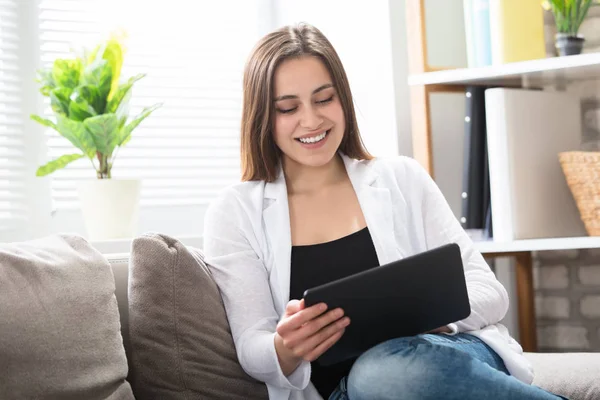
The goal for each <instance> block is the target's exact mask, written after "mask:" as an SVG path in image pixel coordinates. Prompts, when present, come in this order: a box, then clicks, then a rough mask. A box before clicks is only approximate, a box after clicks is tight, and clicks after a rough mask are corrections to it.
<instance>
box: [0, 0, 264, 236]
mask: <svg viewBox="0 0 600 400" xmlns="http://www.w3.org/2000/svg"><path fill="white" fill-rule="evenodd" d="M18 3H19V0H0V10H2V11H1V12H2V14H1V15H0V17H1V22H0V32H1V33H0V35H1V36H0V38H1V39H0V51H1V53H0V62H1V63H2V64H1V65H2V70H1V71H2V72H0V85H1V86H0V155H2V156H3V157H2V160H1V161H0V227H1V228H0V229H5V228H7V227H8V226H9V225H10V224H8V222H7V221H8V219H10V220H11V221H16V220H17V218H24V215H25V212H26V211H27V208H28V207H27V205H26V206H24V207H21V208H19V206H20V205H21V206H22V205H23V202H22V201H21V197H22V196H24V195H23V193H22V192H19V190H18V188H19V187H20V186H19V185H22V184H23V183H22V181H21V180H20V176H21V175H22V174H23V173H24V172H23V171H21V170H19V169H18V167H19V166H20V165H22V164H23V163H25V164H26V165H27V166H28V170H27V171H28V172H27V173H28V174H31V172H32V171H33V172H35V169H36V168H37V167H38V166H39V165H41V163H43V162H46V161H48V160H50V159H54V158H57V157H59V156H60V155H62V154H66V153H69V152H72V150H73V148H72V147H71V145H70V143H69V142H68V141H67V140H66V139H64V138H63V137H61V136H60V135H59V134H58V133H56V132H54V131H52V130H50V129H49V130H47V132H46V137H47V141H46V144H47V152H44V154H43V156H44V157H42V159H39V157H37V158H36V157H33V158H32V157H28V156H27V155H25V157H24V158H23V157H22V152H23V151H25V150H24V145H23V140H22V139H23V130H22V126H20V125H19V124H20V122H19V120H18V118H17V116H18V117H20V118H21V120H25V122H26V123H29V121H27V119H26V118H27V117H26V116H28V115H29V114H32V113H38V114H43V113H45V114H46V116H47V117H51V113H50V108H49V106H48V103H45V104H44V103H43V102H42V96H41V95H39V93H37V92H35V93H34V94H33V95H31V94H30V95H28V96H25V97H27V99H26V102H27V104H23V96H21V97H19V91H18V90H17V86H18V85H16V84H15V82H16V80H19V79H20V80H24V81H27V82H28V81H33V79H34V75H33V74H31V73H30V72H31V71H28V75H27V76H24V75H23V74H22V73H20V72H19V70H18V68H17V67H16V66H15V65H16V64H15V65H13V63H14V62H16V61H17V60H16V58H17V57H18V56H17V55H16V53H15V54H13V53H12V50H14V49H16V47H17V44H16V43H15V41H16V40H17V38H19V35H17V34H16V33H15V32H16V29H17V28H18V27H17V25H18V23H17V20H18V19H19V18H20V19H21V20H22V19H23V18H30V19H35V21H30V22H31V24H30V25H31V26H34V27H35V28H36V29H37V31H36V32H33V33H31V34H30V35H29V36H31V37H27V38H26V39H25V40H27V43H22V44H21V46H30V45H31V46H34V47H35V48H36V49H39V53H38V60H36V61H38V63H39V65H40V66H43V67H48V66H50V65H51V64H52V63H53V62H54V60H55V59H57V58H65V57H72V56H73V53H72V50H74V51H79V50H82V49H83V48H86V47H87V48H90V47H92V46H94V45H96V44H97V43H98V42H100V41H102V40H105V39H106V38H108V37H109V35H110V33H111V32H114V31H115V30H117V31H122V32H125V34H126V37H127V39H126V46H127V53H126V55H125V63H124V65H123V70H122V79H125V78H128V77H130V76H133V75H136V74H139V73H145V74H147V75H146V77H145V78H144V79H142V80H141V81H138V82H137V83H136V86H134V90H133V96H132V101H131V110H130V113H131V115H132V116H133V115H136V114H137V113H139V112H140V111H141V110H142V108H143V107H145V106H149V105H152V104H155V103H163V104H164V105H163V107H162V108H160V109H158V110H157V111H155V112H154V113H153V114H152V116H150V117H149V118H148V119H146V120H145V121H144V122H143V123H142V124H141V125H140V126H139V127H138V128H137V129H136V130H135V131H134V134H133V138H132V140H131V141H130V142H129V143H128V144H127V146H125V147H123V148H121V149H120V150H119V151H118V154H117V156H116V162H115V164H114V168H113V177H114V178H138V179H141V180H142V199H141V203H142V209H141V214H140V228H139V230H140V231H146V230H155V231H161V232H165V233H172V234H180V235H181V234H183V235H192V234H194V235H196V234H200V233H201V226H202V218H203V213H204V210H205V208H206V206H207V204H208V203H209V202H210V201H211V200H212V199H213V198H214V196H215V195H216V194H217V193H218V192H219V191H220V190H221V189H222V188H223V187H225V186H227V185H229V184H231V183H234V182H237V181H239V176H240V171H239V125H240V116H241V94H242V93H241V90H242V73H243V67H244V63H245V61H246V58H247V56H248V54H249V52H250V51H251V49H252V46H253V45H254V44H255V43H256V40H258V38H259V37H260V36H262V34H264V33H265V32H264V31H265V30H266V29H270V28H271V27H270V26H269V27H268V28H267V27H261V24H264V23H265V22H264V21H265V17H268V14H266V13H265V11H269V12H270V8H269V7H270V6H269V7H267V3H268V2H267V1H265V0H248V1H232V0H227V1H218V2H214V1H196V2H191V1H187V0H168V1H155V2H150V1H142V0H36V1H33V2H31V4H36V5H37V6H36V7H35V8H30V9H27V10H23V8H25V7H24V6H23V7H22V6H21V5H19V4H18ZM27 3H29V2H27ZM29 7H31V6H29ZM19 14H20V15H19ZM25 14H27V15H25ZM29 14H31V15H29ZM259 15H260V16H261V18H259ZM266 19H267V20H268V18H266ZM20 29H23V28H20ZM29 87H30V88H31V89H33V91H36V90H37V89H38V87H37V86H33V85H30V86H29ZM33 91H32V93H33ZM28 93H29V92H28ZM38 104H39V106H38ZM42 104H44V106H45V107H46V108H45V110H44V109H43V108H42V109H40V108H41V107H43V106H42ZM19 107H21V108H22V109H23V111H22V112H21V114H18V112H19V110H18V109H19ZM14 113H17V114H18V115H17V116H15V115H13V114H14ZM42 137H43V135H42ZM25 147H28V146H25ZM27 151H29V149H27ZM5 154H6V155H7V156H10V157H11V158H7V157H4V155H5ZM34 158H36V159H35V161H33V159H34ZM25 159H27V160H29V161H25ZM27 163H29V164H32V163H35V165H28V164H27ZM9 167H10V168H9ZM44 179H45V181H46V182H48V185H47V186H48V189H47V192H46V193H44V195H45V196H46V198H45V201H46V203H48V204H52V206H51V207H50V206H48V209H50V208H51V209H52V211H53V213H52V215H53V217H52V219H51V221H50V222H49V224H51V225H52V226H51V227H49V228H48V230H49V231H75V232H81V233H83V221H82V218H81V213H80V211H79V202H78V196H77V185H78V181H80V180H82V179H95V171H94V169H93V168H92V166H91V165H90V163H89V160H87V159H82V160H78V161H76V162H74V163H72V164H70V165H69V166H68V167H67V168H65V169H63V170H60V171H57V172H55V173H54V174H52V175H50V176H49V177H48V178H44ZM29 184H30V182H28V183H27V185H29ZM25 196H27V194H26V195H25ZM38 204H39V202H38ZM29 208H31V207H29ZM190 221H194V222H190Z"/></svg>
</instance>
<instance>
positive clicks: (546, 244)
mask: <svg viewBox="0 0 600 400" xmlns="http://www.w3.org/2000/svg"><path fill="white" fill-rule="evenodd" d="M474 243H475V248H476V249H477V250H479V252H481V253H482V254H490V253H514V252H526V251H549V250H572V249H597V248H600V237H589V236H585V237H568V238H552V239H527V240H515V241H513V242H494V241H492V240H490V241H481V242H474Z"/></svg>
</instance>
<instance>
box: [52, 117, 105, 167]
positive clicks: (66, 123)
mask: <svg viewBox="0 0 600 400" xmlns="http://www.w3.org/2000/svg"><path fill="white" fill-rule="evenodd" d="M56 128H57V129H56V130H57V131H58V133H60V134H61V135H62V136H64V137H65V138H66V139H67V140H68V141H69V142H71V144H72V145H73V146H75V147H77V148H78V149H79V150H81V151H83V153H84V154H85V155H86V156H88V157H89V158H92V157H94V156H95V155H96V145H95V144H94V139H93V138H92V137H91V136H90V134H89V133H88V132H87V131H86V129H85V126H84V125H83V122H79V121H73V120H71V119H69V118H67V117H64V116H62V115H58V116H57V117H56Z"/></svg>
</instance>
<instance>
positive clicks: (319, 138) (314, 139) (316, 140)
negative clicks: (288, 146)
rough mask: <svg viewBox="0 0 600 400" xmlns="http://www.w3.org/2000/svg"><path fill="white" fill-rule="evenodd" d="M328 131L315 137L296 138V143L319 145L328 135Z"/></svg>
mask: <svg viewBox="0 0 600 400" xmlns="http://www.w3.org/2000/svg"><path fill="white" fill-rule="evenodd" d="M329 131H330V130H327V131H325V132H323V133H321V134H320V135H317V136H313V137H308V138H296V140H297V141H299V142H300V143H302V144H305V145H313V144H317V143H320V142H322V141H324V140H325V138H326V137H327V135H328V134H329Z"/></svg>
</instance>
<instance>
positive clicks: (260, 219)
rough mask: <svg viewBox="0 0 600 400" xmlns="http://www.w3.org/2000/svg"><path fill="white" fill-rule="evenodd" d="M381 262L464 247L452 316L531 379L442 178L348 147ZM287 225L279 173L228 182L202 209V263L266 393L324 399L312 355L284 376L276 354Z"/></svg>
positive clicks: (410, 163) (504, 299)
mask: <svg viewBox="0 0 600 400" xmlns="http://www.w3.org/2000/svg"><path fill="white" fill-rule="evenodd" d="M342 158H343V160H344V165H345V167H346V170H347V172H348V176H349V177H350V180H351V182H352V186H353V187H354V190H355V192H356V195H357V197H358V201H359V203H360V206H361V209H362V212H363V214H364V217H365V220H366V222H367V226H368V228H369V232H370V233H371V236H372V238H373V244H374V245H375V250H376V252H377V257H378V258H379V262H380V264H381V265H383V264H387V263H389V262H392V261H395V260H398V259H400V258H403V257H407V256H409V255H413V254H416V253H420V252H423V251H425V250H427V249H431V248H435V247H438V246H441V245H443V244H447V243H457V244H458V245H459V246H460V248H461V253H462V259H463V263H464V269H465V276H466V282H467V287H468V291H469V298H470V304H471V310H472V312H471V315H470V316H469V317H468V318H466V319H465V320H462V321H459V322H457V323H456V324H452V325H451V328H452V329H453V330H454V331H455V332H456V331H458V332H469V333H471V334H473V335H475V336H478V337H480V338H481V339H482V340H483V341H485V342H486V343H487V344H488V345H489V346H490V347H491V348H492V349H494V350H495V351H496V352H497V353H498V354H499V355H500V357H502V359H503V360H504V363H505V365H506V367H507V368H508V370H509V371H510V373H511V375H513V376H515V377H516V378H518V379H520V380H522V381H524V382H526V383H531V382H532V380H533V371H532V368H531V365H530V363H529V362H528V361H527V360H526V359H525V357H524V356H523V354H522V353H523V350H522V348H521V346H520V345H519V344H518V343H517V342H516V341H515V340H514V339H512V338H511V337H510V335H509V333H508V330H507V329H506V328H505V327H504V326H503V325H501V324H498V321H500V320H501V319H502V318H503V317H504V315H505V314H506V311H507V309H508V295H507V293H506V290H505V289H504V287H503V286H502V284H501V283H500V282H498V280H496V277H495V276H494V274H493V272H492V271H491V270H490V268H489V266H488V265H487V264H486V262H485V260H484V259H483V257H482V256H481V254H479V252H477V251H476V250H475V249H474V247H473V244H472V242H471V240H470V239H469V237H468V236H467V235H466V234H465V232H464V230H463V229H462V227H461V226H460V224H459V223H458V221H457V220H456V218H455V216H454V214H453V213H452V211H451V210H450V207H449V206H448V204H447V202H446V201H445V199H444V197H443V195H442V194H441V192H440V191H439V189H438V187H437V185H436V184H435V183H434V181H433V180H432V179H431V178H430V176H429V175H428V174H427V173H426V171H425V170H424V169H422V168H421V167H420V165H419V164H418V163H417V162H416V161H414V160H412V159H410V158H406V157H395V158H391V159H381V158H378V159H375V160H371V161H356V160H353V159H350V158H348V157H346V156H344V155H342ZM291 248H292V244H291V234H290V219H289V210H288V199H287V188H286V183H285V178H284V176H283V173H282V172H281V171H280V174H279V178H278V179H277V180H276V181H275V182H272V183H265V182H262V181H252V182H245V183H240V184H237V185H235V186H232V187H230V188H228V189H227V190H225V191H224V192H223V193H222V195H221V196H220V197H219V198H218V199H217V200H215V201H214V202H213V203H212V204H211V205H210V207H209V209H208V211H207V212H206V216H205V230H204V251H205V255H206V262H207V263H208V265H209V268H210V270H211V272H212V274H213V276H214V279H215V280H216V282H217V284H218V286H219V288H220V290H221V295H222V297H223V302H224V304H225V309H226V311H227V317H228V319H229V324H230V326H231V332H232V335H233V340H234V342H235V346H236V350H237V355H238V359H239V362H240V364H241V366H242V368H243V369H244V370H245V371H246V372H247V373H248V374H249V375H250V376H252V377H254V378H256V379H258V380H260V381H263V382H265V383H266V384H267V388H268V391H269V399H275V400H280V399H281V400H284V399H294V400H296V399H321V396H319V394H318V393H317V391H316V390H315V388H314V386H313V385H312V383H310V363H308V362H302V363H301V364H300V366H299V367H298V368H297V369H296V371H294V372H293V373H292V374H291V375H290V376H288V377H286V376H285V375H284V374H283V373H282V371H281V368H280V366H279V363H278V361H277V354H276V352H275V345H274V342H273V341H274V335H275V328H276V325H277V323H278V321H279V319H280V318H281V316H282V315H283V313H284V310H285V306H286V304H287V302H288V301H289V291H290V256H291Z"/></svg>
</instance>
